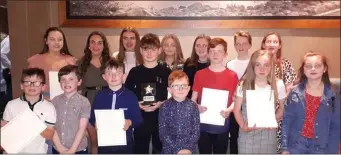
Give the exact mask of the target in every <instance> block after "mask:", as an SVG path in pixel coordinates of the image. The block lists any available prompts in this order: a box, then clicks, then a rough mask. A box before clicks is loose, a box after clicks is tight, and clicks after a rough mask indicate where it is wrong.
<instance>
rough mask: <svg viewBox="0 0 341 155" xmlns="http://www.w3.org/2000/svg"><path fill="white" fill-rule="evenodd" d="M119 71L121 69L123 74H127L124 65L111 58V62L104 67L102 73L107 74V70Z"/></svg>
mask: <svg viewBox="0 0 341 155" xmlns="http://www.w3.org/2000/svg"><path fill="white" fill-rule="evenodd" d="M113 68H114V69H119V68H122V70H123V73H125V68H124V64H123V63H122V62H121V61H119V60H117V59H115V58H111V59H110V60H109V61H107V62H106V63H105V64H104V65H103V66H102V67H101V71H102V74H105V70H107V69H113Z"/></svg>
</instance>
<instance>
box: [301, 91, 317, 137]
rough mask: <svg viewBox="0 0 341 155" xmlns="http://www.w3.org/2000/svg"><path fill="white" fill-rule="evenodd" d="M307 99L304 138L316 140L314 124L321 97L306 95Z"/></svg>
mask: <svg viewBox="0 0 341 155" xmlns="http://www.w3.org/2000/svg"><path fill="white" fill-rule="evenodd" d="M305 98H306V111H305V120H304V124H303V129H302V136H303V137H306V138H314V127H315V126H314V123H315V118H316V114H317V110H318V108H319V106H320V103H321V96H312V95H310V94H308V93H307V92H306V93H305Z"/></svg>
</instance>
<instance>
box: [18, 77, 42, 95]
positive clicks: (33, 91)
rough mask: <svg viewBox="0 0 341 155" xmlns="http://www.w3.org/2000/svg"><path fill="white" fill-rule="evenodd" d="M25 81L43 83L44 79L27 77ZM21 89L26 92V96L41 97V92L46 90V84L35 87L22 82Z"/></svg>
mask: <svg viewBox="0 0 341 155" xmlns="http://www.w3.org/2000/svg"><path fill="white" fill-rule="evenodd" d="M24 81H26V82H38V83H39V82H40V83H41V82H42V79H41V78H40V77H38V76H36V75H33V76H27V77H25V78H24ZM20 87H21V89H22V90H23V91H24V93H25V95H29V96H39V95H40V94H41V92H42V91H43V90H44V89H45V84H43V83H41V84H40V85H39V86H33V85H32V84H31V85H24V83H23V82H22V83H21V84H20Z"/></svg>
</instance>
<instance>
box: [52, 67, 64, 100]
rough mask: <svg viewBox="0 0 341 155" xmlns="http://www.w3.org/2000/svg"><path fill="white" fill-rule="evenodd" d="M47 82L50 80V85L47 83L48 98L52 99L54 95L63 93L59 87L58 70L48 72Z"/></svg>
mask: <svg viewBox="0 0 341 155" xmlns="http://www.w3.org/2000/svg"><path fill="white" fill-rule="evenodd" d="M49 82H50V85H49V86H50V100H52V99H53V98H54V97H56V96H58V95H60V94H62V93H63V90H62V88H61V87H60V84H59V81H58V72H56V71H50V72H49Z"/></svg>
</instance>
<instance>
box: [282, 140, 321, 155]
mask: <svg viewBox="0 0 341 155" xmlns="http://www.w3.org/2000/svg"><path fill="white" fill-rule="evenodd" d="M325 149H326V148H323V147H320V146H318V145H315V144H314V139H311V138H306V137H303V136H300V138H298V140H297V143H295V144H293V145H292V146H291V147H289V148H288V151H289V153H290V154H324V150H325Z"/></svg>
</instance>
